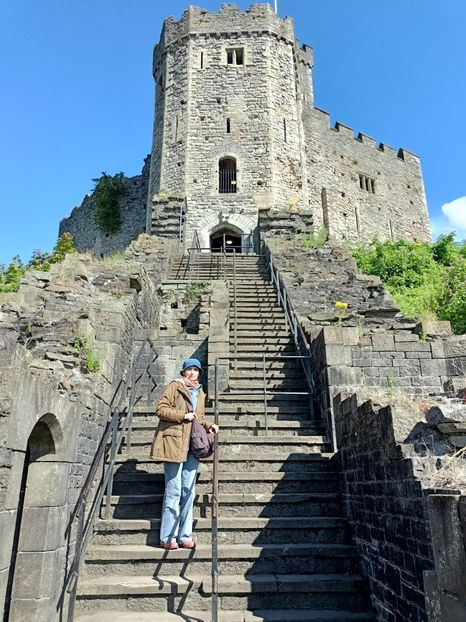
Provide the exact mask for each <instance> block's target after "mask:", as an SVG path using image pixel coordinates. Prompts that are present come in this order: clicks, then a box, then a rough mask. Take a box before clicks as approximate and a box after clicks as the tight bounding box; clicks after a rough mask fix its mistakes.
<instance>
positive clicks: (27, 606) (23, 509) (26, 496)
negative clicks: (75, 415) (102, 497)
mask: <svg viewBox="0 0 466 622" xmlns="http://www.w3.org/2000/svg"><path fill="white" fill-rule="evenodd" d="M62 441H63V435H62V430H61V427H60V425H59V423H58V421H57V419H56V417H55V416H54V415H52V414H47V415H44V416H43V417H41V419H39V421H38V422H37V423H36V425H35V426H34V428H33V430H32V432H31V434H30V435H29V438H28V441H27V446H26V451H25V455H24V466H23V473H22V478H21V485H20V492H19V499H18V506H17V512H16V522H15V528H14V536H13V545H12V551H11V559H10V566H9V571H8V582H7V592H6V598H5V609H4V617H3V621H4V622H10V621H13V620H20V619H31V620H42V619H45V617H47V616H48V619H49V620H54V619H55V617H56V606H55V604H54V602H55V603H56V602H57V598H58V595H59V592H60V581H59V576H60V571H61V566H62V553H63V548H62V547H63V540H64V531H65V527H66V524H65V523H66V519H65V515H66V499H67V488H68V476H69V464H68V463H66V462H64V461H63V457H62V455H61V454H62ZM44 608H48V610H47V611H46V610H45V609H44Z"/></svg>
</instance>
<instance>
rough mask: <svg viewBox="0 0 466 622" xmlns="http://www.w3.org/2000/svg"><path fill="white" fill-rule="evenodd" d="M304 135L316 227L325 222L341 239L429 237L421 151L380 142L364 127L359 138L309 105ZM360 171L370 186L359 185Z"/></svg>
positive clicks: (331, 231)
mask: <svg viewBox="0 0 466 622" xmlns="http://www.w3.org/2000/svg"><path fill="white" fill-rule="evenodd" d="M305 137H306V159H307V174H308V187H309V204H310V206H311V207H312V209H313V211H314V220H315V225H316V227H317V226H318V225H319V224H320V226H325V227H326V228H327V229H328V231H329V234H330V235H331V236H332V237H333V238H335V239H338V240H341V239H343V240H345V239H346V240H357V239H361V238H366V239H368V240H370V239H373V238H374V237H377V238H378V239H380V240H386V239H399V238H403V239H410V240H419V241H422V240H424V241H430V240H431V233H430V224H429V216H428V212H427V205H426V198H425V192H424V183H423V179H422V173H421V166H420V161H419V158H418V157H417V156H415V155H413V154H412V153H410V152H409V151H406V150H403V149H400V150H399V151H395V149H393V148H392V147H389V146H388V145H383V144H380V145H378V146H377V145H376V142H375V140H374V139H373V138H371V137H369V136H367V135H365V134H362V133H359V134H358V138H355V135H354V131H353V129H352V128H350V127H347V126H345V125H343V124H340V123H337V124H336V125H335V127H330V118H329V115H328V114H327V113H325V112H324V111H322V110H319V109H318V108H313V109H312V110H308V111H307V114H306V117H305ZM360 176H363V178H367V179H369V180H372V182H373V187H372V185H371V186H370V190H367V189H365V188H364V189H362V188H361V187H360V185H361V181H360ZM372 182H371V184H372ZM364 184H365V182H364Z"/></svg>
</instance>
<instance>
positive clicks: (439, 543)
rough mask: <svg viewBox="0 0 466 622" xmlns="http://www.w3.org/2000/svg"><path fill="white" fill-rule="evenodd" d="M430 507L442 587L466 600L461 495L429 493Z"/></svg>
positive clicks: (465, 560)
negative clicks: (459, 497)
mask: <svg viewBox="0 0 466 622" xmlns="http://www.w3.org/2000/svg"><path fill="white" fill-rule="evenodd" d="M427 507H428V511H429V517H430V523H431V535H432V545H433V551H434V558H435V567H436V569H437V581H438V587H439V590H440V591H441V592H443V591H444V590H446V591H447V592H450V593H451V594H456V595H458V596H459V597H460V598H462V599H463V600H465V601H466V582H465V580H464V578H465V577H466V550H465V542H464V537H463V531H462V525H461V522H460V515H459V508H458V496H455V495H429V496H428V498H427Z"/></svg>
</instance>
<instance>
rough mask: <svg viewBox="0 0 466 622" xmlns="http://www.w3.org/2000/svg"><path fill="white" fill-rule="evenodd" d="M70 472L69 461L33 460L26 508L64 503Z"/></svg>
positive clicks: (29, 475) (29, 474)
mask: <svg viewBox="0 0 466 622" xmlns="http://www.w3.org/2000/svg"><path fill="white" fill-rule="evenodd" d="M69 472H70V465H69V464H67V463H57V462H47V461H44V462H33V463H32V464H31V465H30V466H29V473H28V481H27V492H26V500H25V508H26V507H31V508H33V507H51V506H60V505H64V504H65V503H66V493H67V487H68V486H67V482H68V477H69Z"/></svg>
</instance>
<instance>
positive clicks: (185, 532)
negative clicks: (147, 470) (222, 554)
mask: <svg viewBox="0 0 466 622" xmlns="http://www.w3.org/2000/svg"><path fill="white" fill-rule="evenodd" d="M198 462H199V461H198V459H197V458H196V457H195V456H194V455H193V454H192V453H191V452H188V457H187V459H186V462H182V463H178V462H165V463H164V470H165V494H164V496H163V506H162V523H161V525H160V542H162V543H163V544H166V543H167V542H172V541H175V540H178V542H186V541H187V540H192V538H193V503H194V495H195V486H196V473H197V464H198Z"/></svg>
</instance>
